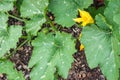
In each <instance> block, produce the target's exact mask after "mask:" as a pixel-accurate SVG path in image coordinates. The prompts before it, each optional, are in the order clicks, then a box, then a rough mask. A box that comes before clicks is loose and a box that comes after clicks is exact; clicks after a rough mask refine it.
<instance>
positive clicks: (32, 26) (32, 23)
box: [20, 0, 48, 36]
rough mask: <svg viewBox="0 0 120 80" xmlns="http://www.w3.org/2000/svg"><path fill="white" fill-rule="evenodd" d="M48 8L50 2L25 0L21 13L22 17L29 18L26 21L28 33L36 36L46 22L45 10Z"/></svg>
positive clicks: (45, 0)
mask: <svg viewBox="0 0 120 80" xmlns="http://www.w3.org/2000/svg"><path fill="white" fill-rule="evenodd" d="M47 6H48V0H44V1H43V0H36V1H34V0H23V2H22V5H21V8H20V11H21V16H22V17H28V18H30V20H28V21H26V22H25V23H26V26H25V27H26V31H27V33H29V34H31V35H33V36H36V35H37V32H38V30H39V29H40V28H41V25H42V24H43V23H44V22H45V17H44V15H45V9H46V8H47Z"/></svg>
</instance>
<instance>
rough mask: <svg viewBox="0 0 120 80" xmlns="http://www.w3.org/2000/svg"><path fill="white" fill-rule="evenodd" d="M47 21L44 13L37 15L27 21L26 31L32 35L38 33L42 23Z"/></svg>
mask: <svg viewBox="0 0 120 80" xmlns="http://www.w3.org/2000/svg"><path fill="white" fill-rule="evenodd" d="M44 22H45V18H44V16H42V15H36V16H35V17H33V18H32V19H31V20H29V21H26V26H25V27H26V31H27V33H30V34H31V35H37V32H38V30H39V29H40V28H41V26H42V24H43V23H44Z"/></svg>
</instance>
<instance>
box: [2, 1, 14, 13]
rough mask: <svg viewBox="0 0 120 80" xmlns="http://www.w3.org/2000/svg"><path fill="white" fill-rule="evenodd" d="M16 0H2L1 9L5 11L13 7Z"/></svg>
mask: <svg viewBox="0 0 120 80" xmlns="http://www.w3.org/2000/svg"><path fill="white" fill-rule="evenodd" d="M15 1H16V0H0V11H2V12H5V11H9V10H12V9H13V5H14V2H15Z"/></svg>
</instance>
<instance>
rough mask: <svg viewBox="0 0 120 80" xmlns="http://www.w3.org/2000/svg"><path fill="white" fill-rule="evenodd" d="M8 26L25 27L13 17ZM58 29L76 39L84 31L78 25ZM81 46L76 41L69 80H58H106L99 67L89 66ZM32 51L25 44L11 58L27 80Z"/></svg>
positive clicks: (29, 46) (13, 12)
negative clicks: (91, 67) (80, 48)
mask: <svg viewBox="0 0 120 80" xmlns="http://www.w3.org/2000/svg"><path fill="white" fill-rule="evenodd" d="M9 13H10V14H11V15H16V14H18V12H17V11H16V8H15V9H14V10H13V11H10V12H9ZM48 17H50V19H51V20H52V21H54V17H53V16H52V14H51V13H49V15H48ZM8 24H9V26H10V25H25V24H24V23H23V22H21V21H18V20H16V19H13V18H11V17H9V20H8ZM56 25H57V24H56ZM58 28H59V30H60V31H64V32H67V33H70V34H72V35H73V37H75V38H76V37H78V36H79V34H80V33H81V31H82V29H81V28H78V27H77V26H76V25H74V26H72V27H71V28H69V29H68V28H61V27H60V26H59V25H58ZM23 35H26V33H25V32H23ZM24 41H25V39H20V40H19V42H18V44H17V45H18V46H19V45H20V44H21V43H23V42H24ZM79 46H80V42H79V41H78V40H77V41H76V49H77V52H76V53H75V54H74V55H73V57H74V62H73V63H72V64H71V69H70V70H69V73H68V77H67V79H63V78H62V77H60V76H59V79H58V80H106V79H105V77H104V75H103V74H102V72H101V70H100V68H99V66H98V67H96V68H94V69H90V68H89V65H88V64H87V61H86V57H85V52H84V50H82V51H79ZM32 49H33V47H32V46H31V45H30V44H28V43H25V44H24V45H23V46H21V47H20V48H19V49H18V50H17V51H16V53H15V54H14V55H12V56H11V57H10V60H11V61H12V62H13V63H14V64H15V66H14V67H15V68H16V69H17V70H18V71H20V70H21V71H22V72H23V74H24V76H25V79H26V80H30V71H31V69H29V68H27V66H28V62H29V60H30V57H31V55H32ZM13 51H14V50H12V49H11V52H13ZM0 80H7V78H6V75H5V74H0Z"/></svg>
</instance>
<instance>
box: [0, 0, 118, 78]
mask: <svg viewBox="0 0 120 80" xmlns="http://www.w3.org/2000/svg"><path fill="white" fill-rule="evenodd" d="M92 3H93V0H0V73H5V74H6V76H7V78H8V80H25V78H24V76H23V74H22V73H21V71H20V72H18V71H17V70H16V69H14V68H13V67H14V64H13V63H12V62H11V61H9V59H8V58H5V57H6V56H5V55H6V53H9V54H11V53H10V51H9V50H10V49H11V48H14V49H15V50H17V46H16V44H17V42H18V40H19V38H22V36H23V35H22V31H23V30H24V31H26V32H27V35H28V36H27V40H28V41H29V42H30V43H31V45H32V46H33V51H32V56H31V59H30V61H29V64H28V68H31V72H30V78H31V80H57V75H60V76H62V77H63V78H67V75H68V71H69V69H70V68H71V63H72V62H73V57H72V54H74V53H75V52H76V50H75V41H76V38H74V37H72V36H71V34H68V33H65V32H60V31H59V29H58V28H57V27H56V25H55V24H59V25H61V26H62V27H67V28H70V27H71V26H72V25H74V24H76V25H77V26H79V27H81V28H82V33H81V34H82V36H81V37H78V38H77V39H79V40H80V41H81V43H82V48H84V50H85V54H86V58H87V61H88V64H89V67H90V68H95V67H97V66H99V67H100V69H101V70H102V72H103V74H104V75H105V76H106V78H107V80H118V78H119V67H120V65H119V60H120V57H119V55H120V50H119V48H120V37H119V36H120V20H119V19H120V11H119V9H120V5H119V3H120V0H105V6H104V7H102V9H97V10H96V9H94V8H93V7H91V4H92ZM14 6H17V9H18V10H19V12H20V16H19V17H16V16H14V15H11V14H9V13H8V11H10V10H13V7H14ZM78 9H79V11H78ZM47 12H51V13H53V15H54V17H55V20H54V21H51V20H50V19H49V18H48V16H47ZM90 14H91V15H92V16H90ZM77 15H80V17H77ZM8 17H12V18H15V19H17V20H20V21H23V22H24V23H25V25H24V26H23V27H22V26H21V25H12V26H8V24H7V21H8ZM92 17H93V18H92ZM76 22H77V23H76ZM89 23H92V24H89ZM43 24H50V27H49V28H44V29H43V28H42V26H43ZM82 26H83V27H82ZM33 37H35V38H34V39H32V38H33ZM11 70H12V72H11ZM13 75H14V76H13Z"/></svg>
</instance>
